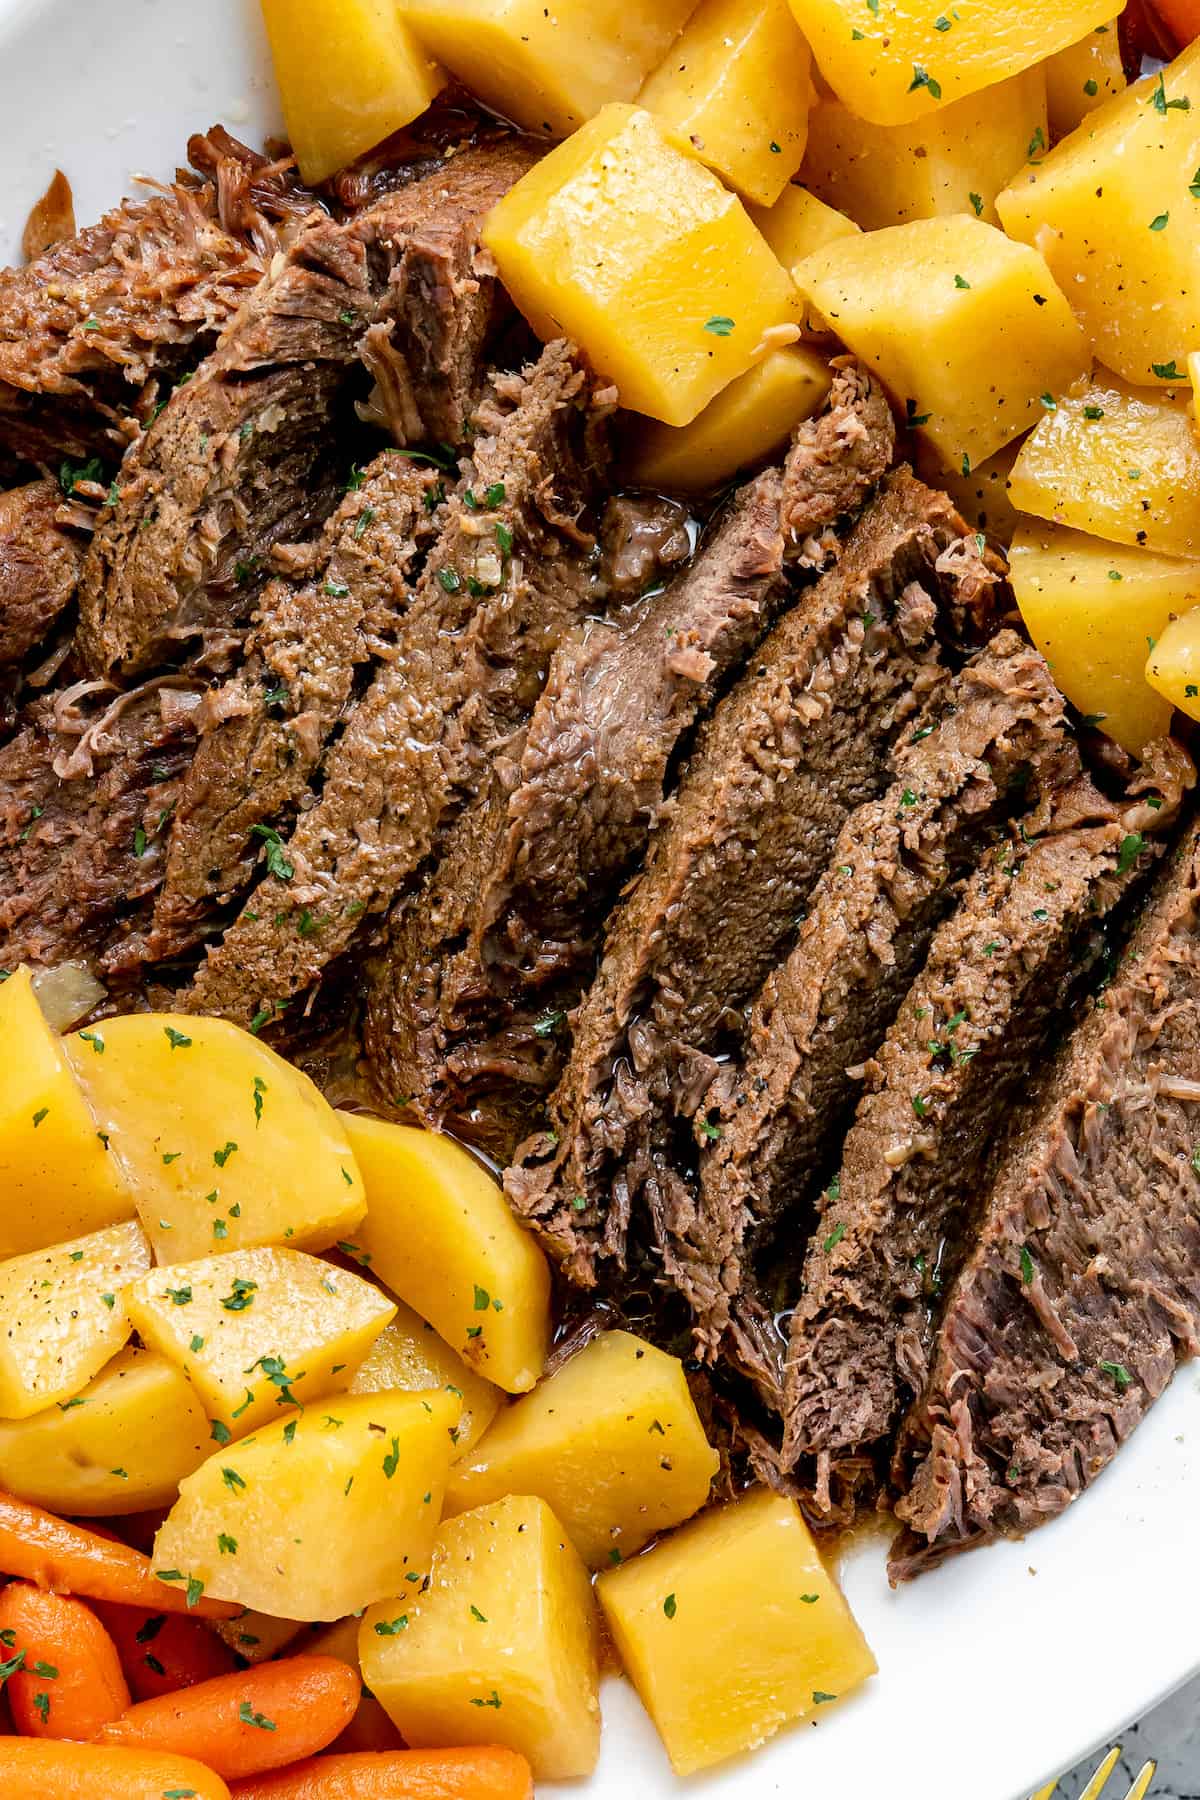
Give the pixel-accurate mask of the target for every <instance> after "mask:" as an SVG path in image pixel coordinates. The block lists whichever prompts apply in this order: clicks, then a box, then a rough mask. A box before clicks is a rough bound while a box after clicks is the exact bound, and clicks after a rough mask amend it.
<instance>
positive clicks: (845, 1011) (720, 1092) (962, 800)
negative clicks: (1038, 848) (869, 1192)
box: [688, 631, 1079, 1408]
mask: <svg viewBox="0 0 1200 1800" xmlns="http://www.w3.org/2000/svg"><path fill="white" fill-rule="evenodd" d="M892 766H893V770H894V772H895V776H896V779H895V781H894V783H893V785H892V787H891V788H889V790H888V792H887V793H886V794H884V795H883V796H882V797H881V798H880V799H878V800H871V801H868V802H867V804H866V805H865V806H862V807H860V808H859V809H858V810H857V811H856V812H854V813H852V814H851V816H850V818H849V819H848V820H847V821H846V824H845V827H844V828H843V830H842V832H841V835H840V836H839V838H838V841H837V843H836V845H835V846H834V848H833V851H832V853H831V855H830V859H829V867H828V868H827V869H826V871H825V873H824V874H823V875H822V877H821V879H820V881H819V882H818V883H817V886H816V888H815V889H814V890H813V894H812V897H811V899H810V901H809V905H808V908H807V916H806V918H805V920H804V923H803V925H802V926H801V928H800V935H799V938H798V940H797V943H796V946H795V948H794V949H793V951H792V953H791V955H790V956H789V957H788V958H787V960H786V961H785V962H783V963H782V964H780V966H779V967H778V968H777V969H775V970H773V971H772V973H771V974H770V975H769V976H768V978H767V981H766V983H765V984H764V986H763V988H762V991H761V992H760V994H759V995H758V997H757V999H756V1000H755V1002H754V1006H753V1009H752V1011H751V1013H750V1019H749V1024H748V1027H747V1031H746V1047H745V1053H744V1056H743V1057H742V1058H741V1059H740V1060H739V1061H738V1062H735V1063H731V1064H729V1065H727V1066H726V1067H725V1068H723V1069H722V1070H721V1072H720V1073H719V1075H718V1076H717V1079H716V1080H715V1081H714V1083H713V1085H712V1087H711V1088H710V1090H709V1092H708V1093H707V1095H706V1096H705V1099H704V1103H703V1106H702V1107H701V1109H700V1112H699V1114H698V1147H699V1149H700V1176H701V1184H700V1185H701V1203H700V1210H699V1215H698V1219H697V1224H696V1230H695V1232H694V1233H693V1234H691V1241H690V1244H689V1256H688V1267H689V1280H688V1286H689V1292H690V1294H691V1297H692V1304H693V1307H694V1310H695V1312H696V1315H697V1319H698V1321H699V1323H700V1327H701V1339H702V1341H703V1343H704V1345H705V1349H706V1353H707V1354H708V1356H709V1357H710V1359H713V1358H715V1357H716V1356H717V1355H718V1354H719V1353H721V1352H725V1351H729V1350H730V1349H732V1352H733V1354H734V1357H735V1360H736V1361H737V1362H738V1363H739V1364H740V1365H741V1366H742V1367H743V1368H744V1369H746V1370H747V1371H748V1372H749V1373H751V1374H752V1375H753V1376H754V1378H755V1380H756V1381H757V1383H758V1385H759V1387H760V1389H761V1390H762V1391H763V1393H764V1394H765V1395H766V1396H767V1397H768V1398H769V1399H770V1400H771V1401H772V1403H773V1404H774V1405H775V1406H776V1407H777V1408H779V1407H781V1403H782V1394H781V1391H780V1389H781V1379H782V1372H781V1366H780V1365H781V1363H782V1344H781V1343H780V1340H779V1337H778V1334H777V1333H776V1331H775V1329H774V1324H773V1321H772V1319H771V1316H770V1313H769V1312H768V1311H767V1310H766V1309H765V1308H764V1307H763V1306H762V1305H761V1304H760V1302H759V1299H758V1295H757V1293H756V1291H755V1281H754V1278H753V1258H754V1255H755V1253H756V1252H757V1251H759V1250H760V1249H761V1248H763V1246H764V1245H765V1244H767V1243H768V1241H769V1240H770V1238H771V1237H772V1236H773V1235H774V1234H775V1232H776V1231H778V1230H779V1229H780V1228H781V1226H782V1222H783V1220H784V1217H785V1215H786V1219H787V1225H786V1230H787V1235H788V1236H789V1237H790V1236H791V1235H792V1234H794V1232H795V1231H796V1230H797V1229H798V1228H800V1227H802V1226H803V1227H805V1228H810V1227H811V1221H810V1219H808V1218H807V1217H806V1214H807V1212H808V1208H809V1207H810V1206H811V1204H812V1201H813V1199H814V1197H815V1189H816V1186H817V1184H818V1182H819V1180H820V1178H821V1174H822V1171H823V1170H825V1169H826V1165H827V1164H828V1162H829V1160H830V1157H831V1154H832V1153H833V1152H834V1150H835V1148H836V1145H837V1143H838V1142H839V1141H840V1139H841V1137H842V1135H843V1133H844V1131H845V1129H846V1125H847V1123H848V1122H849V1118H850V1116H851V1114H852V1112H853V1109H854V1105H855V1102H856V1101H857V1099H858V1096H859V1092H860V1089H861V1074H860V1072H859V1067H858V1066H859V1065H861V1064H863V1063H864V1062H865V1061H866V1059H867V1058H868V1057H869V1056H870V1055H871V1053H872V1052H873V1051H874V1050H875V1049H877V1047H878V1045H879V1043H880V1040H881V1039H882V1038H883V1035H884V1033H885V1032H886V1030H887V1028H888V1026H889V1025H890V1023H891V1020H892V1018H893V1017H894V1015H895V1013H896V1010H897V1008H898V1007H899V1004H900V1001H901V999H902V997H903V995H904V993H905V991H906V990H907V988H908V987H909V985H910V983H911V981H912V979H913V977H914V975H915V974H916V972H917V970H918V968H919V967H920V964H921V961H922V960H923V957H924V954H925V951H926V949H927V948H928V945H929V941H930V938H931V937H932V935H933V932H934V930H935V929H936V927H937V925H938V924H939V922H940V920H941V919H942V918H943V917H944V915H945V914H946V913H947V912H948V911H949V909H950V907H951V905H952V903H953V900H954V897H955V893H956V885H957V883H958V882H959V881H960V880H961V878H962V877H963V876H964V875H965V874H967V873H968V872H969V871H970V870H971V869H972V868H973V867H974V866H975V864H976V862H977V861H978V860H979V857H980V855H981V854H982V852H983V850H984V849H985V848H986V846H987V843H988V839H989V835H990V834H991V833H992V832H993V831H994V830H995V828H996V827H997V826H998V825H999V824H1000V823H1001V822H1002V821H1003V820H1004V818H1005V817H1006V816H1010V815H1011V813H1012V812H1013V810H1014V809H1015V808H1019V807H1021V806H1022V805H1023V804H1024V805H1027V804H1028V803H1029V801H1031V800H1032V798H1033V796H1034V794H1035V793H1036V792H1037V791H1039V790H1040V789H1041V788H1042V787H1043V786H1044V785H1045V784H1046V783H1047V782H1052V783H1054V784H1058V783H1061V782H1062V781H1063V780H1065V779H1067V778H1068V777H1069V776H1071V775H1074V774H1077V773H1078V769H1079V764H1078V755H1077V753H1076V751H1075V745H1074V740H1073V739H1072V738H1071V737H1070V736H1069V735H1068V733H1067V727H1066V722H1065V719H1064V716H1063V700H1062V697H1061V695H1060V694H1059V693H1058V691H1057V689H1056V688H1055V686H1054V682H1053V680H1052V678H1051V676H1050V673H1049V670H1048V669H1047V667H1046V664H1045V662H1044V661H1043V659H1042V658H1041V656H1040V655H1038V653H1037V652H1036V651H1035V650H1031V649H1030V648H1029V647H1028V645H1027V644H1025V643H1024V642H1023V641H1022V640H1021V639H1020V638H1019V637H1018V636H1017V635H1016V633H1015V632H1012V631H1004V632H1001V633H1000V634H999V635H998V636H997V637H995V638H994V639H993V640H992V642H991V643H990V644H989V645H988V646H987V648H986V649H984V650H982V651H981V652H980V653H979V654H978V655H977V656H976V657H975V658H974V659H973V661H971V662H970V663H968V664H967V666H966V667H965V668H964V669H963V670H962V671H961V672H960V673H959V674H957V675H955V676H953V677H950V678H948V679H947V681H946V682H945V683H944V684H943V686H942V687H941V688H939V689H938V690H937V691H936V692H935V694H934V696H933V697H932V698H931V701H930V703H929V707H928V708H927V710H926V712H925V713H924V714H923V715H922V717H921V720H920V721H919V723H918V725H917V728H916V729H915V730H914V731H913V733H912V734H911V736H910V737H909V738H908V740H907V741H905V742H904V743H903V744H901V745H900V746H899V747H898V748H897V750H896V752H895V754H894V756H893V760H892ZM781 1248H782V1247H781ZM776 1260H779V1259H778V1258H776ZM784 1260H786V1252H785V1255H784ZM780 1303H782V1297H781V1302H780ZM772 1310H773V1309H772ZM727 1334H729V1341H727Z"/></svg>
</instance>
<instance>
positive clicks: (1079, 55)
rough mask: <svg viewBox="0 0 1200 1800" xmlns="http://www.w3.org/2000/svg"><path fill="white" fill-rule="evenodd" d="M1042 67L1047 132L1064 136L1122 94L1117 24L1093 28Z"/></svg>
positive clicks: (1122, 78) (1059, 136) (1056, 52)
mask: <svg viewBox="0 0 1200 1800" xmlns="http://www.w3.org/2000/svg"><path fill="white" fill-rule="evenodd" d="M1042 68H1043V71H1044V72H1045V76H1046V100H1047V104H1048V107H1049V112H1050V129H1051V131H1052V132H1053V133H1054V136H1055V137H1056V138H1061V137H1066V135H1067V133H1068V132H1071V131H1074V130H1075V128H1076V126H1078V125H1081V124H1082V123H1083V121H1084V120H1085V119H1086V118H1087V116H1088V114H1089V113H1093V112H1095V111H1096V109H1097V107H1100V106H1103V105H1104V102H1105V101H1106V100H1111V99H1112V97H1113V95H1114V94H1120V93H1123V92H1124V91H1125V70H1124V67H1123V65H1122V62H1121V44H1120V39H1119V38H1118V36H1117V21H1116V20H1115V19H1112V20H1109V21H1107V22H1106V23H1105V24H1103V25H1095V26H1093V27H1092V29H1091V31H1089V32H1088V34H1087V36H1086V37H1084V38H1080V40H1079V42H1078V43H1077V44H1068V45H1067V48H1066V49H1065V50H1057V51H1055V53H1054V55H1053V56H1051V57H1048V58H1047V60H1046V61H1045V62H1044V63H1043V64H1042Z"/></svg>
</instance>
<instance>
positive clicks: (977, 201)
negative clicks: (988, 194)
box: [967, 194, 983, 219]
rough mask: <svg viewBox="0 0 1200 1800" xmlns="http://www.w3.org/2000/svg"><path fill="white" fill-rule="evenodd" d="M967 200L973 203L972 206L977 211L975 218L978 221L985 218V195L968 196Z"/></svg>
mask: <svg viewBox="0 0 1200 1800" xmlns="http://www.w3.org/2000/svg"><path fill="white" fill-rule="evenodd" d="M967 199H968V200H969V201H970V202H971V205H972V206H973V207H974V209H975V217H976V218H977V219H981V218H982V217H983V195H982V194H968V195H967Z"/></svg>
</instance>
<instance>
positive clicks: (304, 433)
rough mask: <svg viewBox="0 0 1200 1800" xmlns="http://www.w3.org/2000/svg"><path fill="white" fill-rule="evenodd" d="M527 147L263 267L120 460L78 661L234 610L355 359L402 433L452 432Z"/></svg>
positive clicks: (154, 646)
mask: <svg viewBox="0 0 1200 1800" xmlns="http://www.w3.org/2000/svg"><path fill="white" fill-rule="evenodd" d="M535 156H536V151H535V150H532V149H530V148H529V147H528V145H527V144H526V143H525V142H524V141H523V140H520V139H515V138H513V139H508V140H505V141H504V142H503V143H500V144H496V145H493V146H489V147H488V148H486V149H478V150H465V151H464V152H463V153H462V155H461V156H458V157H455V158H454V159H453V160H452V161H451V162H450V163H449V164H448V165H447V166H446V167H445V169H438V170H437V171H435V173H433V174H432V175H429V176H427V177H426V178H425V179H424V180H422V181H417V182H413V183H411V184H410V185H408V186H406V187H404V188H401V189H400V190H399V191H397V192H395V193H392V194H389V195H387V196H386V197H385V198H384V199H382V200H380V201H378V202H377V203H376V204H375V205H374V206H372V207H370V208H368V209H367V210H366V211H365V212H363V213H360V214H359V215H358V216H357V217H356V218H354V219H352V220H350V221H349V222H348V223H346V224H338V223H336V222H335V221H334V220H332V219H328V218H320V219H319V220H318V222H317V223H315V224H313V225H311V226H310V227H309V228H308V229H307V230H305V231H304V232H302V233H301V234H300V236H299V237H298V238H297V239H296V241H295V242H294V243H293V244H292V246H291V248H290V249H289V250H288V252H287V253H286V255H284V256H283V257H281V258H280V259H277V262H276V264H275V265H273V266H272V270H271V273H270V275H269V276H268V277H267V278H266V279H265V280H264V281H263V282H262V283H261V284H260V286H259V287H258V288H257V289H256V290H255V292H254V294H253V295H252V296H251V298H250V299H249V301H248V302H247V303H246V305H245V306H244V307H243V309H242V310H241V311H240V312H239V313H238V315H237V316H236V318H235V319H234V320H233V321H232V322H231V324H230V325H229V328H228V329H227V330H226V332H225V333H224V335H223V337H222V339H221V341H220V343H219V344H218V346H217V348H216V349H215V350H214V352H213V353H212V355H211V356H210V357H209V358H208V360H207V361H206V362H205V363H204V364H203V365H202V367H201V368H200V369H199V370H198V371H197V373H196V374H195V376H194V377H193V379H192V380H191V381H190V382H188V383H187V385H186V386H184V387H178V388H176V389H175V392H174V394H173V395H172V397H171V400H170V402H169V404H168V405H167V407H166V408H165V410H164V411H163V412H162V414H161V415H160V416H159V417H158V419H157V420H156V421H155V422H154V423H153V424H152V425H151V426H150V428H149V430H148V431H147V432H146V433H145V435H144V436H143V437H142V438H141V439H140V440H139V442H138V443H137V444H136V445H135V446H134V447H133V449H132V450H131V451H130V453H129V455H128V456H127V457H126V459H125V461H124V463H123V464H122V467H121V475H120V484H119V489H118V492H117V495H116V504H115V505H114V506H113V507H112V508H110V509H109V510H108V511H107V512H106V514H105V517H104V523H103V524H102V525H101V527H100V529H99V530H98V532H97V534H96V537H95V539H94V540H93V544H92V550H91V553H90V555H89V558H88V563H87V567H86V569H85V572H84V580H83V585H82V591H81V629H80V641H81V646H82V649H83V651H84V654H85V655H86V657H87V659H88V662H89V664H90V666H91V667H92V668H93V669H94V670H96V671H97V672H103V673H112V672H119V673H122V674H132V673H136V672H138V671H140V670H144V669H146V668H148V667H150V666H152V665H153V664H155V663H158V662H161V661H164V660H170V658H171V657H172V656H178V654H179V650H180V642H181V640H184V639H189V638H194V637H196V636H200V635H202V634H203V633H204V632H205V631H206V630H209V629H214V628H216V629H224V628H227V627H228V626H229V625H230V623H236V622H237V621H238V620H241V619H245V618H246V617H247V616H248V614H249V612H250V610H251V609H252V606H253V596H254V587H253V584H252V582H251V581H250V579H249V577H251V576H252V575H253V573H254V571H255V570H256V569H257V568H258V567H259V565H260V564H261V562H262V560H263V558H264V556H265V555H266V553H267V551H268V550H269V548H270V546H271V545H272V544H273V543H274V542H276V541H277V540H282V539H284V538H287V537H292V538H299V537H301V536H303V535H304V529H303V526H304V523H305V521H306V519H307V517H308V516H309V514H310V513H311V511H312V508H313V496H312V493H311V491H310V490H311V489H312V486H313V472H314V468H315V467H316V466H317V465H318V463H319V460H320V458H321V455H322V452H323V451H324V450H325V449H326V446H327V442H328V439H329V435H330V432H331V429H332V426H333V423H334V422H335V419H336V409H337V406H338V404H339V402H340V401H342V400H344V399H346V398H347V383H348V381H349V380H350V378H351V377H352V375H353V373H354V371H355V369H356V368H357V367H358V364H359V360H360V356H361V357H363V358H366V359H367V360H368V362H370V363H371V364H372V365H373V366H375V368H376V372H377V374H379V375H380V377H381V379H382V378H383V377H384V375H386V379H387V382H388V384H389V387H388V395H389V403H388V405H387V407H386V408H385V411H386V412H387V414H388V416H389V418H390V419H391V421H392V424H393V428H394V430H395V432H396V434H397V436H398V438H399V441H400V442H405V441H406V440H407V438H408V437H410V436H425V435H430V436H434V437H438V436H442V437H444V436H447V435H449V436H450V438H451V441H454V442H457V441H458V440H459V438H460V437H461V435H462V430H461V428H462V422H463V419H462V415H463V410H464V407H465V405H466V404H467V402H468V399H469V396H470V393H471V392H472V390H473V388H474V385H475V382H476V379H477V373H478V366H479V361H478V359H479V352H480V349H481V345H482V341H483V338H484V335H485V333H486V330H487V328H488V325H489V323H490V320H491V316H492V309H493V305H494V303H495V302H496V297H497V285H496V282H495V278H494V277H493V276H491V275H490V274H488V273H486V272H485V271H484V269H483V268H482V266H481V267H480V268H479V269H478V270H476V268H475V263H476V259H477V256H478V230H479V225H480V222H481V220H482V218H483V216H484V215H485V214H486V212H487V211H488V209H489V208H490V207H491V206H492V205H493V204H494V202H495V201H496V200H498V199H499V198H500V196H501V195H502V194H503V193H505V192H506V191H507V189H508V188H509V187H510V186H511V185H512V183H513V182H514V181H515V180H516V179H517V178H518V177H519V176H520V175H521V174H523V173H524V172H525V170H526V169H528V168H529V167H530V166H531V163H532V162H533V160H534V158H535ZM385 365H386V367H385Z"/></svg>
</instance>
